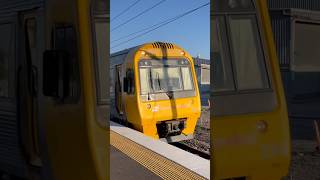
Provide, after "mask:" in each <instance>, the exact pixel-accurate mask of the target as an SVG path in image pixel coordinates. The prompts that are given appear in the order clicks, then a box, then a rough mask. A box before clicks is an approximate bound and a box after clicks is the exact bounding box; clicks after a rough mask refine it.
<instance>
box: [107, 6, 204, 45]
mask: <svg viewBox="0 0 320 180" xmlns="http://www.w3.org/2000/svg"><path fill="white" fill-rule="evenodd" d="M209 4H210V2H208V3H205V4H203V5H201V6H198V7H197V8H194V9H191V10H189V11H187V12H185V13H182V14H180V15H178V16H176V17H174V18H171V19H169V20H168V21H166V22H164V23H162V24H161V23H158V24H159V25H158V26H156V27H154V26H155V25H153V26H152V27H154V28H152V29H150V27H149V28H145V29H150V30H148V31H146V32H144V33H140V34H138V35H136V36H134V37H132V38H130V39H128V40H125V41H122V42H120V43H118V44H116V45H114V46H112V47H111V49H114V48H116V47H118V46H120V45H122V44H125V43H128V42H130V41H132V40H134V39H137V38H139V37H142V36H144V35H146V34H148V33H150V32H152V31H155V30H157V29H159V28H161V27H163V26H165V25H167V24H170V23H172V22H174V21H176V20H178V19H180V18H182V17H184V16H186V15H189V14H191V13H193V12H195V11H197V10H199V9H201V8H204V7H206V6H208V5H209Z"/></svg>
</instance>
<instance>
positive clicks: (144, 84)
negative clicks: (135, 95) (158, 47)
mask: <svg viewBox="0 0 320 180" xmlns="http://www.w3.org/2000/svg"><path fill="white" fill-rule="evenodd" d="M139 74H140V94H141V95H146V94H150V93H164V92H178V91H193V90H194V85H193V83H194V82H193V78H192V73H191V69H190V64H189V62H188V61H187V60H175V59H169V60H162V61H159V60H147V61H144V60H141V61H140V62H139Z"/></svg>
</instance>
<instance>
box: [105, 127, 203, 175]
mask: <svg viewBox="0 0 320 180" xmlns="http://www.w3.org/2000/svg"><path fill="white" fill-rule="evenodd" d="M110 144H111V145H112V146H113V147H115V148H117V149H118V150H119V151H121V152H122V153H124V154H126V155H127V156H129V157H130V158H131V159H133V160H135V161H136V162H138V163H139V164H141V165H142V166H144V167H146V168H147V169H149V170H150V171H151V172H153V173H154V174H156V175H157V176H159V177H161V178H162V179H168V180H171V179H174V180H176V179H186V180H187V179H190V180H193V179H197V180H198V179H199V180H202V179H203V180H205V178H204V177H202V176H200V175H198V174H195V173H194V172H192V171H191V170H189V169H186V168H184V167H183V166H181V165H179V164H177V163H175V162H173V161H171V160H169V159H167V158H165V157H163V156H161V155H159V154H157V153H154V152H153V151H151V150H149V149H147V148H145V147H143V146H141V145H139V144H137V143H135V142H133V141H131V140H130V139H128V138H126V137H123V136H121V135H119V134H117V133H115V132H113V131H110Z"/></svg>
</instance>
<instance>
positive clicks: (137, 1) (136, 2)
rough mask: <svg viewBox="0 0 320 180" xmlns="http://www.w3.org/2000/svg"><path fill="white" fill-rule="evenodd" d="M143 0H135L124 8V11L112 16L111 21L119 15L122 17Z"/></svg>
mask: <svg viewBox="0 0 320 180" xmlns="http://www.w3.org/2000/svg"><path fill="white" fill-rule="evenodd" d="M140 1H141V0H136V1H135V2H133V3H132V4H131V5H130V6H129V7H127V8H126V9H124V10H123V11H121V12H120V13H119V14H118V15H116V16H115V17H114V18H112V19H111V20H110V22H112V21H114V20H116V19H117V18H118V17H120V16H121V15H122V14H124V13H125V12H127V11H129V9H131V8H132V7H133V6H135V5H137V4H138V3H139V2H140Z"/></svg>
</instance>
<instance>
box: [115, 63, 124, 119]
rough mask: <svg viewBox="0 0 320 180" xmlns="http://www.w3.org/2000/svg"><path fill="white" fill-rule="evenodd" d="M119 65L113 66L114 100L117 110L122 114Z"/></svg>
mask: <svg viewBox="0 0 320 180" xmlns="http://www.w3.org/2000/svg"><path fill="white" fill-rule="evenodd" d="M120 79H121V65H120V64H119V65H117V66H116V68H115V96H116V97H115V101H116V109H117V112H118V113H119V114H120V115H122V114H123V110H122V87H121V80H120Z"/></svg>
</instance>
